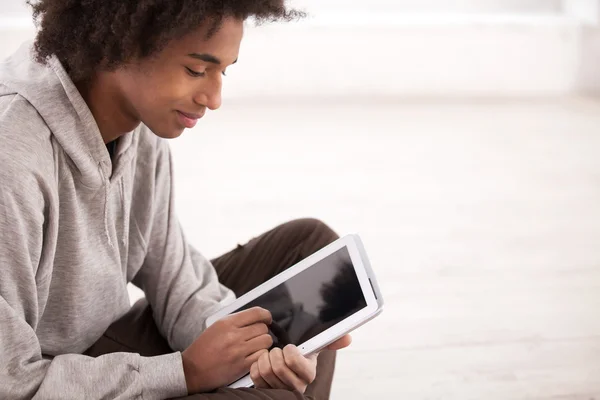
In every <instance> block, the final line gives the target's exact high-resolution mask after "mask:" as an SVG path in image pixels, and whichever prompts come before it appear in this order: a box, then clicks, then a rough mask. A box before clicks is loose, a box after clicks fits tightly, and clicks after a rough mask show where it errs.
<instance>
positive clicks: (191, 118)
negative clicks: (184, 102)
mask: <svg viewBox="0 0 600 400" xmlns="http://www.w3.org/2000/svg"><path fill="white" fill-rule="evenodd" d="M177 116H178V117H179V121H180V122H181V124H182V125H183V126H185V127H186V128H188V129H191V128H193V127H194V126H196V124H197V123H198V120H199V119H200V118H202V117H203V116H204V113H201V114H190V113H185V112H183V111H179V110H178V111H177Z"/></svg>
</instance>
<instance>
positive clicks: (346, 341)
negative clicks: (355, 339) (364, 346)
mask: <svg viewBox="0 0 600 400" xmlns="http://www.w3.org/2000/svg"><path fill="white" fill-rule="evenodd" d="M351 343H352V336H350V335H346V336H342V337H341V338H340V339H338V340H336V341H335V342H333V343H331V344H330V345H329V346H327V350H340V349H343V348H344V347H348V346H350V344H351Z"/></svg>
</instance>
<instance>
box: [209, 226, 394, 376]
mask: <svg viewBox="0 0 600 400" xmlns="http://www.w3.org/2000/svg"><path fill="white" fill-rule="evenodd" d="M342 247H346V248H347V249H348V254H349V255H350V260H351V261H352V266H353V267H354V271H355V273H356V276H357V277H358V282H359V284H360V287H361V290H362V293H363V296H364V298H365V301H366V303H367V306H366V307H364V308H362V309H361V310H359V311H357V312H356V313H354V314H352V315H351V316H349V317H348V318H346V319H344V320H342V321H340V322H338V323H337V324H335V325H334V326H332V327H330V328H328V329H326V330H325V331H323V332H321V333H319V334H318V335H316V336H315V337H313V338H311V339H309V340H308V341H306V342H304V343H301V344H300V345H299V346H298V348H299V349H300V351H301V353H302V354H303V355H309V354H311V353H314V352H316V351H319V350H321V349H323V348H324V347H326V346H327V345H329V344H331V343H333V342H334V341H336V340H337V339H339V338H341V337H342V336H344V335H345V334H347V333H349V332H350V331H352V330H354V329H356V328H357V327H359V326H360V325H362V324H364V323H366V322H367V321H369V320H371V319H372V318H374V317H375V316H377V315H378V314H379V313H380V312H381V311H382V309H383V299H382V297H381V292H380V290H379V286H378V284H377V280H376V279H375V276H374V274H373V270H372V269H371V265H370V263H369V260H368V258H367V255H366V252H365V250H364V246H363V244H362V241H361V240H360V237H359V236H358V235H356V234H351V235H347V236H344V237H342V238H340V239H338V240H336V241H335V242H333V243H331V244H329V245H328V246H326V247H324V248H322V249H321V250H319V251H317V252H316V253H314V254H312V255H310V256H309V257H307V258H305V259H304V260H302V261H300V262H299V263H297V264H295V265H293V266H292V267H290V268H288V269H287V270H285V271H283V272H282V273H280V274H278V275H277V276H275V277H273V278H271V279H270V280H268V281H266V282H264V283H263V284H261V285H259V286H258V287H256V288H254V289H252V290H251V291H249V292H248V293H246V294H244V295H243V296H241V297H239V298H238V299H236V300H235V301H233V302H232V303H230V304H228V305H226V306H225V307H223V308H221V309H219V310H218V311H217V312H215V313H214V314H213V315H211V316H209V317H208V318H207V319H206V327H209V326H210V325H212V324H214V323H215V322H216V321H218V320H219V319H221V318H223V317H225V316H227V315H229V314H231V313H232V312H233V311H235V310H237V309H239V308H241V307H243V306H244V305H246V304H248V303H249V302H251V301H252V300H254V299H256V298H257V297H259V296H260V295H262V294H264V293H266V292H268V291H269V290H271V289H273V288H274V287H276V286H278V285H280V284H281V283H283V282H285V281H287V280H288V279H290V278H291V277H293V276H295V275H297V274H299V273H300V272H302V271H304V270H306V269H307V268H310V267H312V266H313V265H315V264H316V263H318V262H319V261H321V260H323V259H324V258H326V257H328V256H329V255H331V254H333V253H335V252H336V251H338V250H340V249H341V248H342ZM248 378H249V376H246V379H244V378H242V380H240V381H237V382H235V385H233V384H232V385H230V387H241V386H250V385H251V383H252V382H251V380H250V381H249V380H248Z"/></svg>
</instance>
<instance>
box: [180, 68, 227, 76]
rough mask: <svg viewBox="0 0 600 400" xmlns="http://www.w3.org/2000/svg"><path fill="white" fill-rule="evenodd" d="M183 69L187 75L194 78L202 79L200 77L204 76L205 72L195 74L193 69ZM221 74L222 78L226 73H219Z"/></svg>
mask: <svg viewBox="0 0 600 400" xmlns="http://www.w3.org/2000/svg"><path fill="white" fill-rule="evenodd" d="M185 69H186V70H187V72H188V74H190V75H191V76H193V77H194V78H202V77H204V76H206V72H196V71H194V70H193V69H190V68H188V67H185ZM221 74H222V75H223V76H227V74H226V71H223V72H221Z"/></svg>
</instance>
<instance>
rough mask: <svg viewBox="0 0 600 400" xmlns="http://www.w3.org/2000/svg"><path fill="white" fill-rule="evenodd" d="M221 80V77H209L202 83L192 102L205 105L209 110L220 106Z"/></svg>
mask: <svg viewBox="0 0 600 400" xmlns="http://www.w3.org/2000/svg"><path fill="white" fill-rule="evenodd" d="M222 87H223V81H222V79H221V77H220V76H219V77H217V78H215V79H211V80H210V81H208V82H206V85H203V86H202V87H201V88H200V89H198V91H197V92H196V95H195V96H194V103H196V104H198V105H200V106H205V107H207V108H208V109H209V110H213V111H214V110H217V109H219V107H221V89H222Z"/></svg>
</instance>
